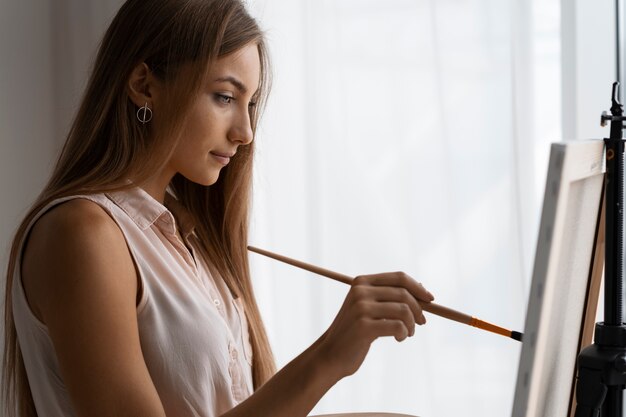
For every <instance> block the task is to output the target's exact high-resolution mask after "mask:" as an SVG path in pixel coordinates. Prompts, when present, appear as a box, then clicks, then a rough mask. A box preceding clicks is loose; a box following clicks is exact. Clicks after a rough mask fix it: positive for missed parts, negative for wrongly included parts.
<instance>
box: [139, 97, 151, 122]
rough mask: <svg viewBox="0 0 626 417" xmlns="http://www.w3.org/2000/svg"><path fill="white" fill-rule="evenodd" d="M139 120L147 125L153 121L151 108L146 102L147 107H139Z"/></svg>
mask: <svg viewBox="0 0 626 417" xmlns="http://www.w3.org/2000/svg"><path fill="white" fill-rule="evenodd" d="M142 110H143V112H142ZM137 119H139V121H140V122H141V123H143V124H146V123H148V122H149V121H150V120H152V110H150V107H148V102H146V105H145V106H143V107H139V110H137Z"/></svg>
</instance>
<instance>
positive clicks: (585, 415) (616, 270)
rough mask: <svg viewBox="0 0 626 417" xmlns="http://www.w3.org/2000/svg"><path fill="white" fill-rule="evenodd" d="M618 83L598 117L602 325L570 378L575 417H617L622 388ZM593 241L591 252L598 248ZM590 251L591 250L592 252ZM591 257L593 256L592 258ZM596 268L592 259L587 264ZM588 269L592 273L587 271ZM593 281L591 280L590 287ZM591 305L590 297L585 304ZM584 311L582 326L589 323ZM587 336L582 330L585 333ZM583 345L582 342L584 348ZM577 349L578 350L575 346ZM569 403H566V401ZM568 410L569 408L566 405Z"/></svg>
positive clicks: (624, 330)
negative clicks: (601, 133) (602, 163)
mask: <svg viewBox="0 0 626 417" xmlns="http://www.w3.org/2000/svg"><path fill="white" fill-rule="evenodd" d="M618 97H619V82H616V83H614V84H613V91H612V106H611V116H609V115H607V114H606V113H604V114H603V115H602V123H603V124H605V123H606V122H607V121H610V122H611V135H610V138H609V139H605V140H604V142H605V147H606V152H605V153H606V174H605V181H604V182H605V187H604V198H603V201H605V202H606V204H603V209H602V210H601V211H600V213H601V214H604V216H605V220H606V222H604V221H599V222H598V226H599V227H600V228H602V226H603V225H604V228H605V239H604V240H605V245H604V246H605V247H604V250H605V257H604V258H605V292H604V300H605V306H604V322H599V323H596V325H595V336H594V343H593V344H592V345H590V346H587V347H585V348H584V349H582V351H580V354H579V355H578V361H577V362H578V363H577V371H578V374H577V376H576V381H577V382H576V384H577V385H576V390H575V392H576V402H577V404H575V405H574V407H570V416H571V415H572V409H575V413H574V416H575V417H598V416H600V415H601V416H602V417H621V416H622V407H623V405H622V403H623V400H622V398H623V389H624V387H625V386H626V325H625V324H624V317H623V307H624V300H623V295H622V290H623V285H624V253H623V250H624V240H623V232H624V140H623V132H622V131H623V129H624V128H625V127H624V122H625V121H626V117H624V115H623V106H622V105H621V103H620V102H619V99H618ZM598 243H599V242H598V240H597V239H596V246H597V245H598ZM594 251H595V250H594ZM594 256H595V255H594ZM596 262H600V258H599V257H598V258H595V257H594V260H593V263H594V264H595V263H596ZM592 269H593V268H592ZM594 279H596V277H593V276H592V278H591V280H590V281H591V282H593V281H594ZM590 297H592V298H593V300H596V301H595V303H597V296H596V295H595V294H589V293H588V295H587V301H589V300H590ZM589 313H591V311H589V310H585V314H586V315H585V317H584V320H583V323H584V325H585V326H586V325H588V324H589V322H590V321H591V320H590V319H591V318H592V317H589V316H588V314H589ZM587 330H588V329H587ZM586 341H587V340H584V341H583V342H586ZM579 347H580V346H579ZM570 398H571V397H570ZM570 404H572V402H570Z"/></svg>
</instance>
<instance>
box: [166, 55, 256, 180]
mask: <svg viewBox="0 0 626 417" xmlns="http://www.w3.org/2000/svg"><path fill="white" fill-rule="evenodd" d="M260 73H261V65H260V59H259V52H258V49H257V45H256V44H248V45H247V46H245V47H243V48H242V49H240V50H238V51H236V52H234V53H232V54H229V55H227V56H224V57H221V58H219V59H218V60H217V61H216V63H215V65H213V67H212V69H211V70H210V72H209V77H208V80H209V84H208V85H206V86H204V89H203V91H202V92H201V93H200V94H199V95H198V98H197V100H196V101H195V102H194V103H193V104H192V105H191V108H190V114H189V118H188V121H187V123H186V125H185V126H184V128H183V136H182V138H181V140H180V142H179V143H178V145H177V146H176V148H175V150H174V153H173V155H172V158H171V159H170V161H169V163H168V165H167V167H168V170H169V171H170V173H172V172H173V173H180V174H181V175H183V176H184V177H185V178H187V179H188V180H190V181H192V182H195V183H197V184H202V185H211V184H214V183H215V182H216V181H217V179H218V176H219V173H220V170H221V169H222V168H223V167H224V166H226V165H227V164H228V162H229V160H230V157H232V156H233V155H234V154H235V153H236V152H237V148H238V147H239V146H241V145H247V144H249V143H250V142H252V138H253V134H252V126H251V120H250V111H249V110H250V109H249V107H250V106H254V105H255V100H256V91H257V89H258V87H259V80H260ZM172 175H173V174H172Z"/></svg>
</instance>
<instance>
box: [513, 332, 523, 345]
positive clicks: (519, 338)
mask: <svg viewBox="0 0 626 417" xmlns="http://www.w3.org/2000/svg"><path fill="white" fill-rule="evenodd" d="M522 336H523V335H522V334H521V333H520V332H516V331H512V332H511V339H515V340H519V341H520V342H521V341H522Z"/></svg>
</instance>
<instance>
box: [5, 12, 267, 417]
mask: <svg viewBox="0 0 626 417" xmlns="http://www.w3.org/2000/svg"><path fill="white" fill-rule="evenodd" d="M250 43H253V44H256V45H257V46H258V51H259V56H260V58H261V81H260V86H259V93H258V99H257V103H258V104H257V106H254V107H251V110H250V112H251V115H250V119H251V122H252V129H253V132H256V127H257V123H258V119H259V113H260V111H261V109H262V107H263V105H264V103H265V100H266V98H267V94H268V91H269V79H270V77H269V61H268V55H267V51H266V47H265V43H264V39H263V34H262V32H261V31H260V29H259V27H258V25H257V24H256V22H255V21H254V19H253V18H252V17H250V15H249V14H248V13H247V11H246V9H245V6H244V5H243V4H242V3H241V2H240V1H238V0H128V1H126V2H125V3H124V4H123V5H122V7H121V8H120V10H119V11H118V13H117V15H116V16H115V18H114V19H113V21H112V23H111V25H110V26H109V28H108V30H107V32H106V33H105V35H104V38H103V39H102V42H101V44H100V48H99V51H98V55H97V57H96V60H95V63H94V66H93V69H92V72H91V75H90V78H89V82H88V85H87V88H86V91H85V94H84V96H83V98H82V101H81V104H80V107H79V110H78V113H77V115H76V118H75V119H74V122H73V124H72V126H71V129H70V131H69V133H68V136H67V140H66V142H65V145H64V147H63V149H62V151H61V154H60V156H59V159H58V161H57V163H56V166H55V167H54V170H53V172H52V175H51V177H50V180H49V181H48V183H47V184H46V186H45V187H44V189H43V190H42V192H41V194H40V195H39V196H38V198H37V199H36V201H35V202H34V203H33V205H32V206H31V207H30V209H29V210H28V212H27V214H26V216H25V218H24V219H23V221H22V223H21V224H20V226H19V228H18V229H17V231H16V233H15V235H14V237H13V242H12V246H11V252H10V256H9V262H8V267H7V272H6V278H7V281H6V293H5V306H4V308H5V310H4V312H5V341H4V348H5V349H4V356H3V373H2V381H3V387H4V390H3V396H4V403H5V407H6V410H7V411H8V412H9V415H12V414H13V413H15V412H16V411H17V412H18V413H19V415H20V416H22V417H34V416H36V415H37V413H36V411H35V407H34V403H33V399H32V395H31V391H30V387H29V385H28V380H27V376H26V371H25V367H24V362H23V358H22V355H21V351H20V345H19V341H18V339H17V334H16V329H15V323H14V321H13V312H12V297H11V291H12V286H13V273H14V270H15V268H16V266H17V265H16V260H17V257H18V250H19V249H20V246H21V242H22V240H23V239H24V238H25V232H26V228H27V226H28V224H29V223H30V222H31V220H32V219H33V218H34V216H35V215H36V214H37V213H38V212H39V211H40V210H41V209H42V208H43V207H44V206H45V205H47V204H48V203H49V202H51V201H52V200H54V199H57V198H61V197H64V196H70V195H76V194H89V193H100V192H105V191H113V190H123V189H127V188H129V185H128V183H127V182H126V179H127V178H133V179H134V181H135V182H136V183H141V182H142V181H144V180H146V179H147V178H149V177H150V176H151V175H152V174H153V173H154V172H158V171H159V170H160V169H162V168H163V167H164V166H165V164H166V162H167V160H168V159H169V158H170V156H171V154H172V151H173V149H174V148H175V147H176V144H177V143H178V141H179V140H180V136H181V134H180V132H181V128H182V127H183V125H184V123H185V120H186V113H187V109H188V108H189V106H190V104H191V103H192V102H193V100H194V99H195V97H196V94H198V92H199V91H201V88H200V86H201V85H202V84H203V83H204V82H205V81H206V80H205V77H206V75H207V73H208V71H207V69H208V68H209V67H210V66H211V64H212V63H213V62H215V60H216V59H217V58H218V57H221V56H224V55H228V54H230V53H232V52H234V51H237V50H238V49H241V48H242V47H243V46H245V45H248V44H250ZM141 62H145V63H146V64H147V65H148V67H149V68H150V69H151V70H152V71H153V73H154V74H156V75H157V76H158V77H160V78H161V79H162V80H163V81H164V82H165V86H166V88H165V91H166V93H165V94H166V99H165V100H164V101H165V103H166V104H165V106H166V107H165V108H163V109H162V112H163V114H167V115H168V116H167V120H166V122H165V123H164V128H163V129H162V130H161V131H159V132H156V131H151V129H150V124H146V125H145V126H144V125H142V124H141V123H136V120H135V112H136V107H135V106H134V104H133V103H132V102H131V100H130V99H129V97H128V95H127V94H126V82H127V80H128V78H129V76H130V74H131V71H132V70H133V68H134V67H135V66H136V65H137V64H139V63H141ZM182 64H191V66H192V68H193V70H192V74H191V75H190V76H187V73H185V77H177V76H176V75H177V71H178V69H179V68H180V67H181V65H182ZM253 155H254V142H252V143H251V144H249V145H248V146H242V147H240V149H239V151H238V152H237V154H236V155H235V156H234V157H233V158H232V160H231V162H230V164H229V165H228V166H226V167H224V168H222V171H221V173H220V177H219V179H218V180H217V182H216V183H215V184H213V185H211V186H209V187H207V186H203V185H198V184H195V183H192V182H191V181H189V180H187V179H186V178H184V177H183V176H181V175H180V174H176V175H175V176H174V177H173V179H172V181H171V182H170V184H169V185H170V188H171V189H172V191H173V192H174V194H175V195H176V197H177V198H178V200H179V201H180V203H181V204H183V205H184V206H185V207H186V208H187V209H188V210H189V212H190V213H191V214H192V216H193V217H194V220H195V221H196V233H197V234H198V237H199V239H200V241H201V242H202V246H203V247H202V249H203V252H204V253H202V254H201V255H202V256H204V257H205V258H206V260H207V264H209V265H212V267H213V268H215V269H216V271H217V272H218V273H219V275H221V276H222V277H223V279H224V281H225V282H226V284H227V285H228V286H229V288H230V289H231V291H232V292H233V293H234V295H235V296H240V297H241V298H242V300H243V302H244V305H245V307H246V314H247V318H248V321H249V326H250V335H251V343H252V348H253V355H254V362H253V368H252V373H253V380H254V387H255V389H257V388H258V387H260V386H261V385H262V384H263V383H264V382H265V381H267V379H269V378H270V377H271V376H272V375H273V374H274V372H275V364H274V358H273V355H272V352H271V349H270V346H269V342H268V338H267V334H266V332H265V329H264V326H263V322H262V320H261V316H260V313H259V309H258V306H257V304H256V301H255V297H254V294H253V289H252V283H251V280H250V270H249V264H248V256H247V249H246V247H247V237H248V218H249V211H250V194H251V187H252V161H253ZM130 186H132V184H130Z"/></svg>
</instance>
